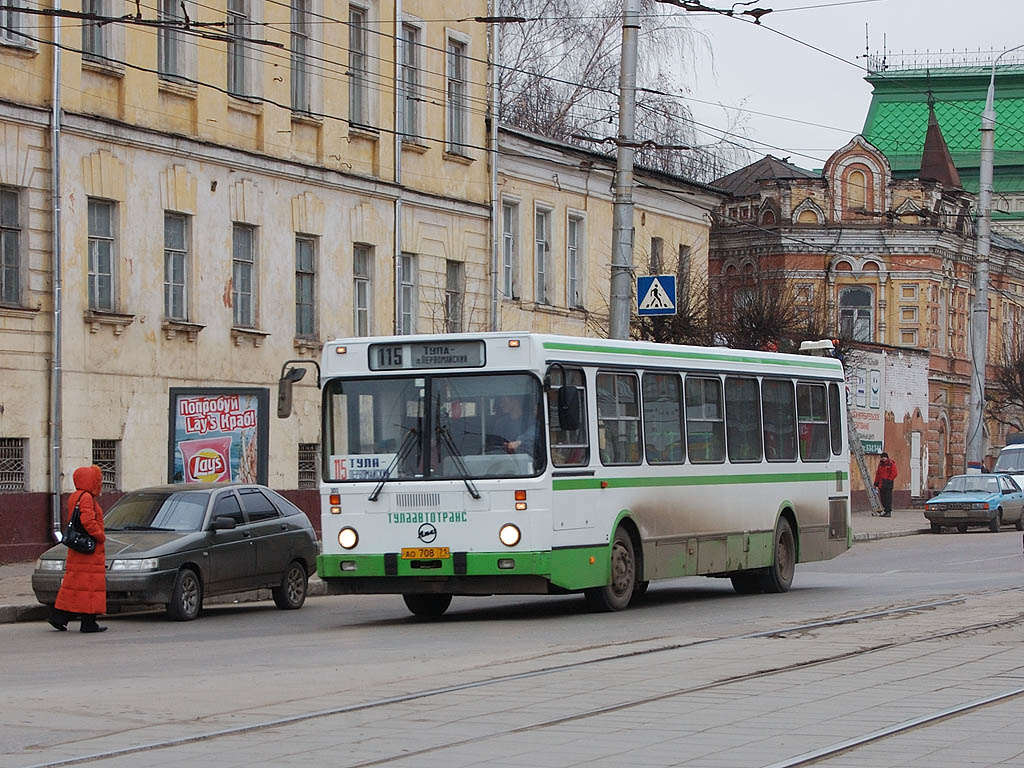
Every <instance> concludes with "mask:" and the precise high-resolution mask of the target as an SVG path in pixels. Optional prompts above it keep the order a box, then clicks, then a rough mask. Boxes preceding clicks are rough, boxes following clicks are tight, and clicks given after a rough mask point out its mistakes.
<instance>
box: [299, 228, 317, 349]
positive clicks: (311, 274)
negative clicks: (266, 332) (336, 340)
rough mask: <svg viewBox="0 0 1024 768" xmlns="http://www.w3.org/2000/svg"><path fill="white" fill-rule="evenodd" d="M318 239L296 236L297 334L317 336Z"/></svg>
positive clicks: (307, 336) (308, 336)
mask: <svg viewBox="0 0 1024 768" xmlns="http://www.w3.org/2000/svg"><path fill="white" fill-rule="evenodd" d="M315 297H316V241H315V240H314V239H313V238H311V237H296V238H295V335H296V336H303V337H306V338H311V337H314V336H316V315H315V313H314V306H315Z"/></svg>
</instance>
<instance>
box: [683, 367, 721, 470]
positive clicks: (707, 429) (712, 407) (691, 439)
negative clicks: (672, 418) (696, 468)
mask: <svg viewBox="0 0 1024 768" xmlns="http://www.w3.org/2000/svg"><path fill="white" fill-rule="evenodd" d="M686 448H687V451H688V452H689V454H690V461H691V462H692V463H694V464H716V463H721V462H723V461H725V419H724V417H723V413H722V381H721V379H719V378H718V377H715V378H710V377H709V378H701V377H698V376H687V377H686Z"/></svg>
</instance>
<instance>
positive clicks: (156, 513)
mask: <svg viewBox="0 0 1024 768" xmlns="http://www.w3.org/2000/svg"><path fill="white" fill-rule="evenodd" d="M209 500H210V495H209V494H208V493H203V492H201V491H180V492H172V491H136V492H133V493H127V494H125V495H124V496H122V497H121V498H120V499H118V500H117V503H116V504H114V506H113V507H111V508H110V511H109V512H107V513H106V514H105V515H104V516H103V522H104V527H105V528H106V529H107V530H108V531H198V530H199V529H200V527H201V526H202V524H203V516H204V515H205V514H206V505H207V502H208V501H209Z"/></svg>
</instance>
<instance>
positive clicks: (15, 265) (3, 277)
mask: <svg viewBox="0 0 1024 768" xmlns="http://www.w3.org/2000/svg"><path fill="white" fill-rule="evenodd" d="M21 201H22V195H21V190H19V189H17V188H15V187H0V304H3V305H6V306H21V304H22V298H23V293H24V290H23V285H22V284H23V281H24V274H23V273H24V270H23V269H22V258H21V248H22V243H23V242H24V237H22V219H23V216H22V212H21ZM12 214H13V216H12Z"/></svg>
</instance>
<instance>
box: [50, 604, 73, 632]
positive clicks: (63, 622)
mask: <svg viewBox="0 0 1024 768" xmlns="http://www.w3.org/2000/svg"><path fill="white" fill-rule="evenodd" d="M69 618H71V616H70V614H69V613H68V612H67V611H62V610H61V609H60V608H51V609H50V618H48V619H47V621H48V622H50V626H51V627H53V628H54V629H56V630H57V631H58V632H67V631H68V619H69Z"/></svg>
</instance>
